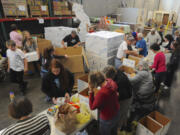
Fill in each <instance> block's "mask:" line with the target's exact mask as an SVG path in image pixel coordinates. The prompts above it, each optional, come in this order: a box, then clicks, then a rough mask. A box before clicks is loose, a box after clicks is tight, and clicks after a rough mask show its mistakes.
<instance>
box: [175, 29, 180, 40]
mask: <svg viewBox="0 0 180 135" xmlns="http://www.w3.org/2000/svg"><path fill="white" fill-rule="evenodd" d="M178 37H180V34H179V31H178V30H176V31H175V33H174V40H176V39H177V38H178Z"/></svg>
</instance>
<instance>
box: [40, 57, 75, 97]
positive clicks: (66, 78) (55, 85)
mask: <svg viewBox="0 0 180 135" xmlns="http://www.w3.org/2000/svg"><path fill="white" fill-rule="evenodd" d="M73 86H74V76H73V74H72V73H71V72H70V71H68V70H67V69H65V68H64V67H63V65H62V64H61V63H60V61H59V60H57V59H52V61H51V65H50V71H49V72H48V73H47V74H46V75H45V76H44V78H43V81H42V91H43V92H44V93H45V94H46V95H47V96H48V97H50V98H51V99H52V98H57V97H64V96H66V97H69V95H70V94H71V91H72V89H73Z"/></svg>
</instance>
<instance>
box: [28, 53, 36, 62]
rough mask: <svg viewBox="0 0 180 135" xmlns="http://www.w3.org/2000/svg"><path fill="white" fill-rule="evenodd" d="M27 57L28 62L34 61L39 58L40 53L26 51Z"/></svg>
mask: <svg viewBox="0 0 180 135" xmlns="http://www.w3.org/2000/svg"><path fill="white" fill-rule="evenodd" d="M25 57H26V59H27V61H28V62H33V61H38V60H39V55H38V54H37V52H30V53H26V54H25Z"/></svg>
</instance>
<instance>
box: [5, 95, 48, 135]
mask: <svg viewBox="0 0 180 135" xmlns="http://www.w3.org/2000/svg"><path fill="white" fill-rule="evenodd" d="M32 112H33V105H32V103H31V101H30V100H29V99H27V98H25V97H22V98H18V99H14V100H13V101H11V103H10V104H9V106H8V113H9V116H10V117H12V118H13V119H16V120H18V122H17V123H15V124H13V125H11V126H10V127H8V128H7V129H5V130H4V131H3V133H2V134H1V135H13V134H16V135H50V134H51V128H50V123H49V120H48V118H47V116H46V115H45V114H41V115H36V116H32V115H31V113H32Z"/></svg>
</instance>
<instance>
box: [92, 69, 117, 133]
mask: <svg viewBox="0 0 180 135" xmlns="http://www.w3.org/2000/svg"><path fill="white" fill-rule="evenodd" d="M98 87H100V90H99V91H98V93H97V94H96V96H95V95H94V91H95V89H96V88H98ZM89 94H90V96H89V106H90V109H91V110H95V109H98V110H99V111H100V134H101V135H117V128H118V122H119V109H120V106H119V102H118V94H117V85H116V83H115V82H114V81H113V80H111V79H105V77H104V75H103V74H102V73H100V72H96V73H91V74H90V75H89Z"/></svg>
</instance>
